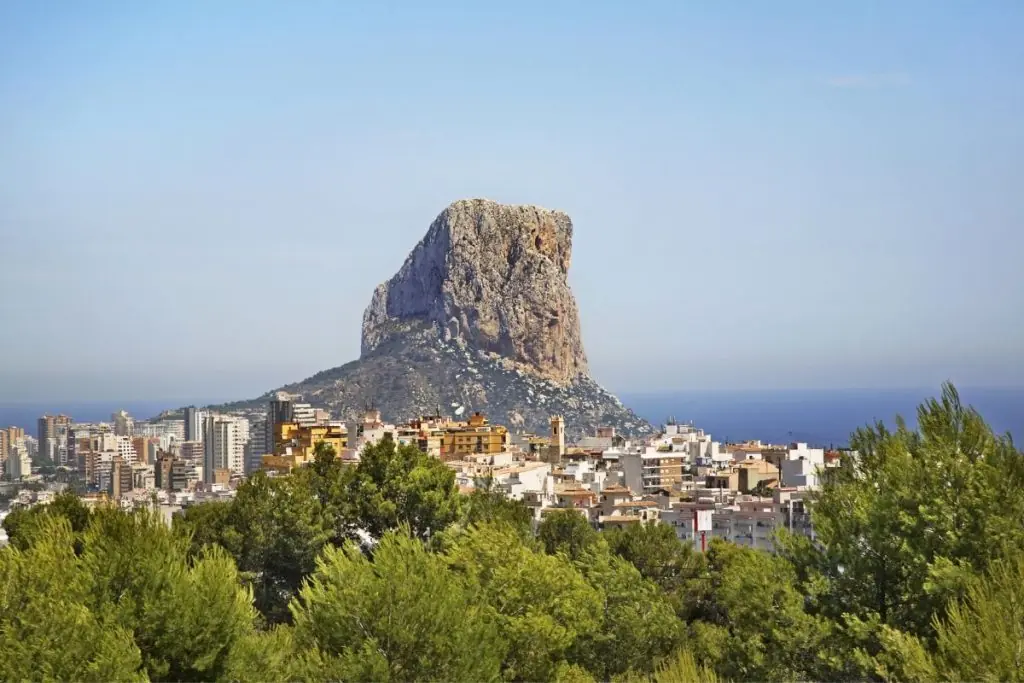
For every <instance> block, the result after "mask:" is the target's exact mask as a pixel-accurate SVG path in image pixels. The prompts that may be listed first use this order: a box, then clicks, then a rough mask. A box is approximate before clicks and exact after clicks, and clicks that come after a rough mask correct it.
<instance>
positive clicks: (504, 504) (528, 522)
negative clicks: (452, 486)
mask: <svg viewBox="0 0 1024 683" xmlns="http://www.w3.org/2000/svg"><path fill="white" fill-rule="evenodd" d="M463 513H464V514H463V520H462V521H463V524H465V525H472V524H482V523H485V522H504V523H506V524H509V525H511V526H512V528H513V529H515V531H516V532H517V533H518V534H519V536H521V537H522V538H524V539H526V538H532V537H533V512H532V511H531V510H530V508H528V507H527V506H526V505H525V504H524V503H523V502H522V501H520V500H511V499H510V498H508V497H506V496H505V495H504V494H503V493H501V492H500V491H496V490H495V489H494V480H493V479H491V478H487V479H485V480H483V481H480V482H477V485H476V487H475V488H474V489H473V492H472V493H470V494H469V495H468V496H467V497H466V504H465V505H464V506H463Z"/></svg>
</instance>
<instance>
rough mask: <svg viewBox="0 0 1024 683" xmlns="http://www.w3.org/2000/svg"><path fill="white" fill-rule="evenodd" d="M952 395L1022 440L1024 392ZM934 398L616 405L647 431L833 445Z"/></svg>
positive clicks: (662, 400)
mask: <svg viewBox="0 0 1024 683" xmlns="http://www.w3.org/2000/svg"><path fill="white" fill-rule="evenodd" d="M958 391H959V394H960V400H961V402H962V403H964V404H966V405H971V406H973V407H974V408H975V409H977V410H978V412H979V413H981V415H982V417H984V418H985V420H986V421H987V422H988V423H989V425H990V426H991V427H992V428H993V429H994V430H995V431H996V432H997V433H999V434H1004V433H1007V432H1009V433H1010V434H1011V435H1014V436H1017V437H1020V436H1021V435H1024V387H1022V388H1015V389H1004V388H998V389H970V388H968V389H961V388H958ZM940 394H941V389H939V388H936V389H934V390H927V389H900V390H866V389H830V390H814V391H810V390H807V391H674V392H659V393H622V394H619V399H620V400H621V401H622V402H623V403H624V404H625V405H627V406H629V407H630V408H632V409H633V410H634V411H636V413H637V414H638V415H640V416H641V417H643V418H645V419H646V420H648V421H649V422H651V423H652V424H654V425H661V424H664V423H665V422H666V421H667V420H668V419H670V418H674V419H675V420H676V422H679V423H690V422H692V423H693V424H694V425H695V426H696V427H699V428H701V429H703V430H704V431H705V432H707V433H710V434H711V436H712V438H713V439H714V440H715V441H722V442H727V441H730V442H737V441H746V440H752V439H760V440H761V441H762V442H765V443H789V442H793V441H804V442H808V443H810V444H813V445H817V446H834V447H840V446H844V445H846V444H848V443H849V440H850V435H851V434H852V433H853V432H854V431H855V430H856V429H857V428H858V427H863V426H865V425H868V424H875V423H876V422H878V421H879V420H880V421H882V422H884V423H885V424H886V425H888V426H889V427H893V426H895V423H896V416H897V415H900V416H902V417H903V418H904V419H905V420H906V421H907V423H908V425H910V426H912V427H913V426H915V425H916V422H917V420H916V418H917V407H918V406H919V405H920V404H921V403H923V402H924V401H926V400H927V399H929V398H932V397H937V396H939V395H940Z"/></svg>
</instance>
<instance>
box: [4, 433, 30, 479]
mask: <svg viewBox="0 0 1024 683" xmlns="http://www.w3.org/2000/svg"><path fill="white" fill-rule="evenodd" d="M4 473H5V474H6V475H7V478H8V479H9V480H11V481H18V480H19V479H24V478H25V477H29V476H31V475H32V459H31V458H30V457H29V454H28V444H26V443H25V437H22V438H20V439H15V440H14V441H13V442H12V443H11V445H10V450H9V451H8V453H7V463H6V468H5V472H4Z"/></svg>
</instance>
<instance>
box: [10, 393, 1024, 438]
mask: <svg viewBox="0 0 1024 683" xmlns="http://www.w3.org/2000/svg"><path fill="white" fill-rule="evenodd" d="M958 389H959V391H960V396H961V399H962V400H963V401H964V403H966V404H970V405H973V406H974V407H975V408H977V409H978V411H979V412H981V414H982V416H983V417H984V418H985V419H986V420H987V421H988V422H989V424H991V425H992V427H993V429H995V430H996V431H997V432H998V433H1005V432H1010V433H1011V434H1013V435H1014V436H1015V437H1017V438H1021V435H1024V387H1022V388H960V387H958ZM940 391H941V388H940V387H935V388H934V389H823V390H784V391H780V390H748V391H715V390H711V391H658V392H622V393H619V394H618V397H619V399H620V400H621V401H622V402H623V403H624V404H625V405H627V406H628V407H630V408H632V409H633V410H635V411H636V412H637V414H639V415H640V416H641V417H643V418H645V419H647V420H648V421H650V422H651V423H652V424H654V425H656V426H658V425H662V424H664V422H665V420H666V419H668V418H669V417H674V418H675V419H676V421H678V422H693V423H694V424H695V425H696V426H697V427H700V428H701V429H704V430H705V431H706V432H709V433H710V434H711V435H712V436H713V437H714V438H715V440H718V441H726V440H728V441H741V440H747V439H761V440H762V441H765V442H769V443H786V442H789V441H806V442H809V443H812V444H816V445H819V446H829V445H835V446H840V445H845V444H846V443H847V442H848V441H849V437H850V434H851V433H852V432H853V431H854V430H855V429H857V428H858V427H861V426H864V425H865V424H868V423H871V422H874V421H875V420H879V419H880V420H883V421H884V422H885V423H886V424H888V425H890V426H892V425H893V424H894V420H895V417H896V415H902V416H903V417H904V418H906V419H907V422H908V423H909V424H911V425H913V424H914V423H915V418H916V410H917V406H918V405H920V404H921V403H922V402H923V401H925V400H926V399H928V398H931V397H934V396H938V395H939V393H940ZM221 402H222V401H221V400H219V399H210V400H206V401H203V400H192V401H183V400H181V399H166V400H151V401H123V402H116V401H78V402H76V401H54V402H52V403H45V402H39V401H33V402H31V403H13V402H7V403H3V402H0V426H4V427H7V426H11V425H14V426H18V427H23V428H24V429H25V431H26V432H27V433H29V434H32V435H35V432H36V420H37V419H38V418H39V417H40V416H41V415H43V414H46V413H49V414H57V413H63V414H65V415H70V416H71V417H72V418H73V419H74V420H75V421H76V422H100V421H109V420H110V415H111V413H114V412H116V411H118V410H122V409H123V410H127V411H128V412H129V413H130V414H131V415H133V416H135V417H136V418H137V419H143V420H146V419H150V418H152V417H155V416H157V415H158V414H160V413H161V412H162V411H164V410H168V409H172V408H177V407H180V406H182V405H188V404H194V405H212V404H217V403H221ZM402 417H403V416H393V419H401V418H402Z"/></svg>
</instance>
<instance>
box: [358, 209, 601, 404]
mask: <svg viewBox="0 0 1024 683" xmlns="http://www.w3.org/2000/svg"><path fill="white" fill-rule="evenodd" d="M571 258H572V221H571V220H570V219H569V216H567V215H566V214H564V213H561V212H559V211H550V210H548V209H542V208H538V207H535V206H508V205H503V204H498V203H496V202H492V201H488V200H483V199H471V200H463V201H458V202H455V203H454V204H452V205H450V206H449V207H448V208H446V209H445V210H444V211H442V212H441V214H440V215H439V216H438V217H437V219H436V220H434V223H433V224H432V225H431V226H430V229H429V230H428V231H427V234H426V236H425V237H424V238H423V239H422V240H421V241H420V243H419V244H417V245H416V247H415V248H414V249H413V250H412V253H411V254H409V257H408V258H407V259H406V261H405V264H404V265H403V266H402V268H401V269H400V270H399V271H398V273H396V274H395V276H394V277H392V278H391V279H390V280H388V281H387V282H385V283H384V284H382V285H380V286H379V287H377V289H376V291H374V293H373V299H372V300H371V302H370V305H369V307H367V309H366V312H365V314H364V315H363V336H362V356H363V357H368V356H370V355H372V354H373V353H374V351H376V350H377V349H378V348H380V346H381V345H382V344H383V343H385V342H386V341H388V340H389V339H390V338H391V337H392V335H394V334H399V335H401V334H403V333H404V332H403V330H404V329H405V327H406V325H405V324H404V323H412V322H426V323H429V324H430V325H432V326H433V327H434V328H435V329H436V330H437V332H438V335H439V337H441V338H442V339H444V340H445V341H453V342H455V343H457V344H459V345H460V346H465V347H467V348H469V349H472V350H475V351H483V352H485V353H487V354H494V355H496V356H500V357H501V358H504V359H506V360H507V361H509V362H511V363H513V364H514V365H515V366H516V367H517V368H519V369H521V370H523V371H524V372H528V373H530V374H532V375H534V376H536V377H538V378H542V379H546V380H551V381H554V382H557V383H559V384H568V383H570V382H572V381H573V380H574V379H575V378H576V377H578V376H580V375H586V374H587V358H586V355H585V354H584V352H583V340H582V339H581V338H580V321H579V312H578V310H577V308H576V300H575V299H574V298H573V295H572V291H571V290H570V289H569V285H568V282H567V275H568V272H569V263H570V261H571Z"/></svg>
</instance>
